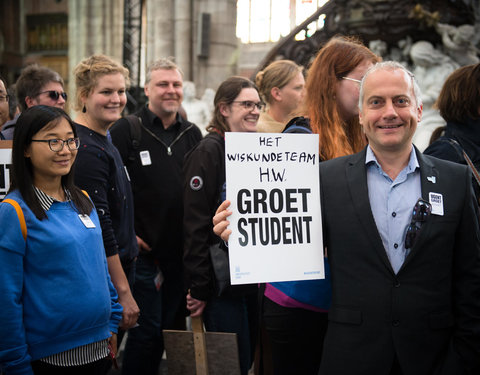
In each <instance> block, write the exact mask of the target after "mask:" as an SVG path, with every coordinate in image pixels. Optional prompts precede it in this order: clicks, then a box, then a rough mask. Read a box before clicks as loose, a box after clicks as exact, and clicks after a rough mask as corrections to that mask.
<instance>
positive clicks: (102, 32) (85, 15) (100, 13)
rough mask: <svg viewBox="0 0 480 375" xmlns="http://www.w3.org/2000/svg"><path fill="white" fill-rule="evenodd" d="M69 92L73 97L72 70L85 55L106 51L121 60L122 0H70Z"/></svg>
mask: <svg viewBox="0 0 480 375" xmlns="http://www.w3.org/2000/svg"><path fill="white" fill-rule="evenodd" d="M68 9H69V12H68V13H69V15H68V38H69V45H68V60H69V74H70V79H69V82H70V83H69V93H70V95H71V97H72V98H73V95H72V94H73V93H74V89H75V82H74V79H73V75H72V71H73V69H74V68H75V66H76V65H77V64H78V63H79V62H80V61H81V60H82V59H84V58H86V57H88V56H90V55H93V54H104V55H107V56H110V57H112V58H114V59H115V60H117V61H118V62H120V63H121V62H122V54H123V0H95V1H84V0H69V2H68Z"/></svg>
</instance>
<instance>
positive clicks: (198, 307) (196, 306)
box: [187, 293, 207, 318]
mask: <svg viewBox="0 0 480 375" xmlns="http://www.w3.org/2000/svg"><path fill="white" fill-rule="evenodd" d="M206 305H207V303H206V302H205V301H200V300H199V299H196V298H193V297H192V296H191V294H190V293H188V294H187V309H188V311H190V316H191V317H192V318H193V317H196V316H200V315H202V313H203V309H205V306H206Z"/></svg>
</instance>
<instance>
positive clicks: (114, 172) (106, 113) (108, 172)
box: [74, 55, 140, 344]
mask: <svg viewBox="0 0 480 375" xmlns="http://www.w3.org/2000/svg"><path fill="white" fill-rule="evenodd" d="M74 75H75V84H76V101H75V109H76V110H77V111H79V114H78V116H77V117H76V119H75V121H76V123H77V124H76V125H77V131H78V136H79V138H80V141H81V143H82V147H81V148H80V150H79V152H78V158H77V159H78V160H77V165H76V169H75V183H76V184H77V185H78V186H79V187H80V188H82V189H84V190H86V191H87V192H88V194H89V195H90V197H91V199H92V200H93V203H94V204H95V207H96V208H97V212H98V215H99V218H100V225H101V228H102V234H103V243H104V245H105V252H106V256H107V262H108V270H109V272H110V277H111V278H112V282H113V285H114V286H115V288H116V290H117V292H118V301H119V302H120V304H121V305H122V306H123V317H122V321H121V322H120V328H121V329H122V331H121V333H120V335H119V344H120V341H121V338H122V337H123V332H124V330H126V329H129V328H132V327H133V326H134V325H135V324H136V322H137V319H138V316H139V314H140V310H139V308H138V306H137V304H136V302H135V300H134V298H133V296H132V292H131V287H133V281H134V278H135V258H136V256H137V254H138V247H137V238H136V236H135V230H134V223H133V197H132V190H131V187H130V181H129V178H128V175H127V173H126V170H125V167H124V165H123V162H122V159H121V156H120V154H119V152H118V150H117V148H116V147H115V146H114V145H113V143H112V141H111V139H110V137H109V134H108V129H109V127H110V126H111V125H112V124H113V123H114V122H115V121H116V120H118V119H119V118H120V117H121V115H122V111H123V109H124V108H125V105H126V103H127V91H126V90H127V86H128V84H129V73H128V70H127V69H126V68H124V67H123V66H122V65H120V64H119V63H117V62H116V61H114V60H112V59H111V58H110V57H108V56H104V55H93V56H91V57H89V58H86V59H85V60H83V61H81V62H80V63H79V64H78V65H77V67H76V68H75V70H74Z"/></svg>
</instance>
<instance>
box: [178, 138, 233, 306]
mask: <svg viewBox="0 0 480 375" xmlns="http://www.w3.org/2000/svg"><path fill="white" fill-rule="evenodd" d="M184 176H185V180H184V185H183V197H184V210H185V211H184V220H183V223H184V232H185V237H184V260H183V261H184V271H185V283H186V287H187V289H190V293H191V295H192V297H193V298H196V299H199V300H203V301H205V300H207V299H208V298H209V297H210V296H211V295H212V294H213V291H214V277H213V270H212V265H211V262H210V255H209V251H208V247H209V245H210V244H213V243H216V242H219V241H220V239H219V238H218V237H217V236H215V234H214V233H213V224H212V218H213V216H214V215H215V211H216V210H217V207H218V206H219V205H220V203H221V202H222V201H223V200H224V199H225V140H224V138H223V137H222V136H220V135H219V134H217V133H210V134H208V135H207V136H205V138H204V139H202V141H201V142H200V143H199V144H198V145H197V146H196V147H195V148H194V149H193V150H192V151H191V152H190V153H189V154H188V155H187V156H186V158H185V166H184Z"/></svg>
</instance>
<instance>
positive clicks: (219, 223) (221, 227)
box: [213, 200, 232, 242]
mask: <svg viewBox="0 0 480 375" xmlns="http://www.w3.org/2000/svg"><path fill="white" fill-rule="evenodd" d="M228 207H230V201H229V200H225V201H223V203H222V204H221V205H220V206H219V207H218V208H217V211H216V212H215V216H214V217H213V232H214V233H215V234H216V235H217V236H219V237H220V238H221V239H222V240H224V241H225V242H228V238H229V237H230V234H231V233H232V231H231V230H230V229H228V228H227V227H228V226H229V225H230V222H229V221H228V220H227V217H229V216H230V215H231V214H232V211H230V210H228Z"/></svg>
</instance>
